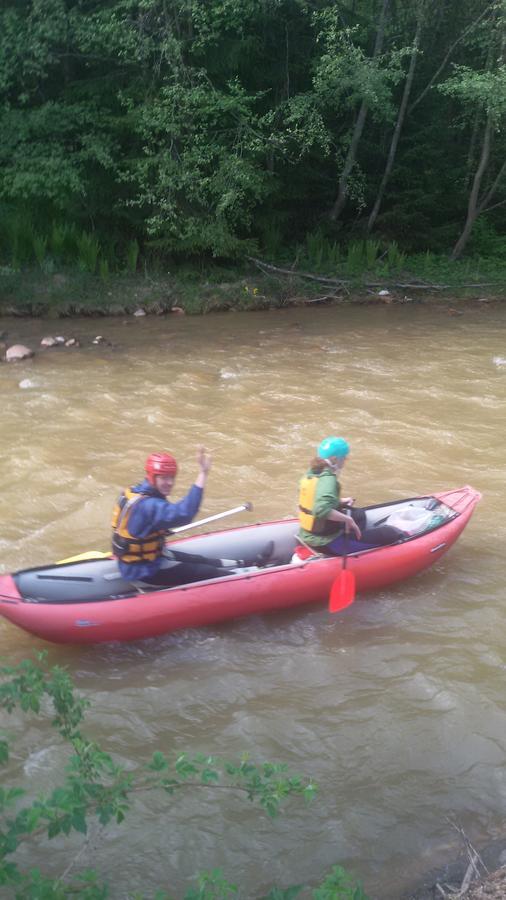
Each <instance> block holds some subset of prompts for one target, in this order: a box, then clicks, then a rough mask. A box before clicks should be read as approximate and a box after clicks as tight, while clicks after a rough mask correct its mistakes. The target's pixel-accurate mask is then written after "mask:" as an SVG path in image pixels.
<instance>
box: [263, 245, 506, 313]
mask: <svg viewBox="0 0 506 900" xmlns="http://www.w3.org/2000/svg"><path fill="white" fill-rule="evenodd" d="M247 259H248V260H249V261H250V262H252V263H254V265H255V266H257V268H258V269H260V271H261V272H263V273H264V274H273V273H277V274H279V275H287V276H289V277H291V278H293V277H294V276H296V277H297V278H307V279H309V281H317V282H318V283H320V284H328V285H333V286H335V287H338V288H342V289H343V290H347V287H346V286H347V285H350V284H352V283H353V282H352V281H350V279H349V278H348V279H346V278H328V277H327V276H326V275H315V274H313V273H312V272H299V271H298V270H297V269H284V268H283V267H282V266H274V265H273V264H272V263H266V262H264V261H263V260H262V259H256V258H255V257H254V256H248V257H247ZM387 283H388V285H389V286H390V287H393V288H403V289H404V290H406V289H409V290H413V291H447V290H458V289H459V288H485V287H497V286H498V285H501V286H502V287H504V281H478V282H464V283H463V284H436V283H431V282H429V281H408V282H404V281H394V282H390V281H389V282H387ZM362 286H363V287H366V288H378V287H379V288H381V287H385V281H365V282H364V284H363V285H362ZM308 302H309V301H308ZM314 302H315V303H316V302H317V301H316V300H315V301H314Z"/></svg>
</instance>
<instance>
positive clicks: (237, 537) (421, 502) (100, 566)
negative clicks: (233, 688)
mask: <svg viewBox="0 0 506 900" xmlns="http://www.w3.org/2000/svg"><path fill="white" fill-rule="evenodd" d="M480 497H481V495H480V494H479V493H478V491H475V490H474V489H473V488H472V487H469V486H466V487H462V488H457V489H455V490H451V491H443V492H441V493H435V494H432V495H429V496H425V497H415V498H410V499H407V500H401V501H393V502H391V503H384V504H381V505H376V506H371V507H368V508H367V523H368V526H371V527H374V525H380V524H384V523H385V522H388V524H393V525H395V526H396V527H397V528H398V529H399V539H398V540H397V541H396V542H395V543H394V544H390V545H389V546H383V547H375V548H373V549H369V550H364V551H361V552H358V553H353V554H352V555H350V556H349V557H348V560H347V566H348V568H349V569H350V570H352V571H353V572H354V574H355V578H356V587H357V591H370V590H378V589H379V588H384V587H385V586H386V585H389V584H392V583H394V582H396V581H402V580H403V579H405V578H409V577H410V576H411V575H415V574H416V573H417V572H420V571H422V570H423V569H426V568H428V567H429V566H431V565H432V564H433V563H435V562H437V560H438V559H440V557H441V556H442V555H443V554H444V553H446V551H447V550H448V549H449V548H450V547H451V546H452V544H453V543H454V542H455V541H456V540H457V538H458V536H459V535H460V533H461V531H462V530H463V529H464V528H465V526H466V524H467V522H468V521H469V519H470V517H471V515H472V512H473V510H474V507H475V506H476V504H477V503H478V501H479V500H480ZM296 533H297V522H296V520H295V519H283V520H281V521H277V522H268V523H264V524H259V525H246V526H242V527H240V528H231V529H227V530H224V531H219V532H213V533H209V534H200V535H197V536H193V537H186V538H185V539H183V540H181V539H180V540H177V541H172V542H171V546H172V547H179V548H183V549H184V550H187V551H191V552H192V553H200V554H204V555H208V556H209V557H227V558H234V559H245V558H248V557H252V556H255V554H257V553H259V552H261V551H262V550H263V549H264V548H265V546H266V545H268V544H272V552H271V554H270V558H269V559H267V560H265V562H264V564H263V565H262V567H261V568H258V569H253V570H252V569H248V570H245V571H244V572H241V571H239V572H238V573H237V574H236V575H233V576H229V577H224V578H219V579H214V580H211V581H200V582H197V583H193V584H187V585H184V586H180V587H173V588H170V589H161V590H150V591H149V592H145V591H142V590H141V589H140V588H139V587H136V586H134V585H132V584H131V583H130V582H127V581H125V580H124V579H123V578H122V577H121V575H120V574H119V571H118V568H117V564H116V562H115V560H114V559H112V558H110V557H108V558H100V559H91V560H87V559H86V560H81V561H78V562H67V563H63V564H56V565H52V566H45V567H43V568H37V569H25V570H22V571H19V572H15V573H14V574H13V575H2V576H0V613H1V614H2V615H3V616H4V617H5V619H8V620H9V622H13V623H14V624H15V625H18V626H19V627H20V628H24V629H25V631H28V632H31V633H32V634H34V635H37V636H38V637H40V638H43V639H45V640H47V641H55V642H57V643H67V644H91V643H98V642H102V641H135V640H139V639H140V638H147V637H154V636H155V635H159V634H165V633H167V632H170V631H175V630H176V629H178V628H192V627H196V626H201V625H207V624H210V623H211V622H219V621H223V620H225V619H232V618H236V617H238V616H247V615H249V614H252V613H265V612H269V611H271V610H279V609H285V608H288V607H291V606H297V605H300V604H304V603H313V602H314V603H322V602H325V601H327V600H328V596H329V591H330V588H331V586H332V584H333V582H334V580H335V579H336V577H337V576H338V575H339V572H340V570H341V568H342V559H341V558H340V557H320V556H313V557H311V558H310V559H307V560H301V559H299V558H298V557H297V555H296V554H295V553H294V551H295V550H296V548H297V546H298V545H297V542H296Z"/></svg>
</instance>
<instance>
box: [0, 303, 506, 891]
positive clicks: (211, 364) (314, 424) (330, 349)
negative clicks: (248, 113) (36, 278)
mask: <svg viewBox="0 0 506 900" xmlns="http://www.w3.org/2000/svg"><path fill="white" fill-rule="evenodd" d="M0 325H1V329H0V330H6V331H7V332H8V339H7V340H8V343H9V344H11V343H19V342H22V343H26V344H28V346H31V347H33V348H34V349H36V348H37V347H38V343H39V341H40V338H41V337H43V336H44V335H45V334H55V333H61V334H63V335H64V336H65V337H70V336H75V337H77V338H78V339H79V340H80V342H81V348H80V349H72V348H69V349H60V348H58V349H48V350H45V351H42V350H40V352H37V354H36V356H35V358H34V359H33V360H29V361H27V362H22V363H18V364H9V365H6V364H3V365H0V386H1V397H2V410H1V449H2V453H1V458H0V476H1V483H2V487H3V498H2V504H1V511H0V523H1V528H0V570H1V571H10V570H12V569H18V568H24V567H28V566H32V565H37V564H41V563H44V562H52V561H53V560H55V559H59V558H62V556H68V555H71V554H73V553H77V552H80V551H82V550H83V549H90V548H94V549H101V548H102V549H104V548H105V549H107V547H108V541H109V520H110V513H111V508H112V505H113V503H114V500H115V497H116V495H117V493H118V491H119V489H120V488H121V487H122V486H124V485H126V484H129V483H134V482H135V481H136V480H137V479H138V477H140V475H141V472H142V464H143V460H144V457H145V456H146V454H147V453H148V452H150V451H151V450H153V449H168V450H171V451H172V452H173V453H174V454H175V455H176V456H177V458H178V460H179V463H180V473H179V476H178V481H177V490H176V495H181V494H182V493H184V492H185V491H186V489H187V487H188V486H189V485H190V484H191V482H192V478H193V477H194V474H195V473H196V464H195V454H196V448H197V446H198V444H199V443H201V442H202V443H204V444H205V445H206V446H208V447H209V448H211V450H212V451H213V457H214V466H213V471H212V473H211V477H210V483H209V487H208V490H207V492H206V496H205V501H204V505H203V508H202V513H203V514H211V513H215V512H219V511H221V510H223V509H226V508H229V507H231V506H235V505H237V504H239V503H241V502H242V501H245V500H251V501H253V502H254V511H253V512H252V513H247V514H241V515H240V516H238V517H237V519H235V520H234V521H236V522H237V524H240V523H245V522H253V521H262V520H268V519H270V518H278V517H282V516H284V515H287V514H291V513H293V512H294V507H295V502H296V493H297V481H298V478H299V476H300V475H301V474H302V473H303V471H304V469H305V466H306V463H307V461H308V460H309V458H310V457H311V456H312V455H313V451H314V448H315V446H316V445H317V444H318V442H319V441H320V440H321V439H322V438H323V437H325V436H326V435H327V434H332V433H336V434H343V435H344V436H346V437H347V439H348V440H349V441H350V443H351V446H352V453H351V456H350V459H349V461H348V463H347V466H346V469H345V470H344V473H343V479H342V481H343V490H344V493H345V495H346V494H352V495H353V496H355V497H356V498H357V502H358V503H359V504H367V503H374V502H381V501H383V500H390V499H395V498H401V497H404V496H414V495H416V494H419V493H420V494H423V493H431V492H432V491H435V490H441V489H445V488H451V487H458V486H460V485H462V484H466V483H469V484H472V485H473V486H474V487H476V488H477V489H479V490H480V491H481V492H482V493H483V501H482V503H481V504H480V505H479V506H478V508H477V510H476V513H475V515H474V517H473V519H472V520H471V522H470V524H469V526H468V528H467V529H466V531H464V533H463V535H462V536H461V538H460V540H459V541H458V543H457V544H456V546H455V547H454V548H453V549H452V550H451V551H450V553H448V555H447V556H445V557H444V558H443V559H442V560H441V561H440V562H439V563H438V564H437V565H436V566H435V567H434V568H433V569H432V570H430V571H428V572H427V573H425V574H422V575H421V576H418V577H417V578H415V579H413V580H411V581H409V582H405V583H403V584H401V585H399V586H395V587H392V588H391V589H389V590H385V591H382V592H379V593H377V594H375V595H370V596H364V597H361V598H359V599H358V600H357V602H356V603H355V604H354V605H353V606H352V607H350V608H349V609H348V610H347V611H345V612H343V613H341V614H339V615H337V616H332V617H331V616H330V615H329V614H328V612H327V611H326V609H325V608H323V607H319V606H318V607H310V606H308V607H307V608H303V609H301V608H297V609H294V610H293V611H288V612H284V613H282V614H279V613H277V614H273V615H271V616H261V617H250V618H248V619H243V620H238V621H235V622H231V623H227V624H224V625H219V626H216V627H207V628H202V629H195V630H191V631H190V630H189V631H184V632H179V633H175V634H172V635H167V636H166V637H162V638H158V639H153V640H148V641H143V642H139V643H136V644H131V645H117V646H97V647H84V648H79V647H59V646H52V645H46V644H44V643H43V642H42V641H39V640H37V639H35V638H32V637H30V636H29V635H27V634H25V633H24V632H21V631H19V630H17V629H16V628H14V626H11V625H9V624H7V623H6V622H3V621H2V622H1V623H0V656H2V657H3V659H4V660H5V661H6V662H8V663H16V662H18V661H19V660H21V659H22V658H24V657H26V656H28V655H33V653H34V651H38V650H40V649H42V648H43V647H47V648H48V650H49V661H50V662H51V663H53V664H60V665H65V666H68V667H69V670H70V672H71V673H72V675H73V676H74V678H75V680H76V683H77V686H78V688H79V690H80V691H81V692H83V693H84V694H85V695H86V696H87V697H89V698H90V699H91V700H92V703H93V706H92V709H91V710H90V712H89V715H88V730H89V732H90V734H91V735H92V736H93V737H94V738H95V739H98V740H99V741H100V742H101V743H102V744H103V745H104V747H105V748H106V749H108V750H109V751H110V752H112V753H113V754H115V755H116V756H117V758H118V759H119V760H120V761H122V762H124V763H125V764H127V765H136V764H139V763H141V762H142V761H143V760H147V758H148V757H149V756H150V755H151V754H152V753H153V752H154V751H156V750H162V751H164V752H169V753H172V752H182V751H183V750H190V751H203V752H206V753H216V754H221V755H223V756H225V757H226V758H230V759H235V758H238V757H239V756H240V755H241V754H242V753H243V752H245V751H247V752H248V753H249V754H250V755H251V757H252V758H253V759H254V760H265V759H267V760H278V761H284V762H286V763H288V764H289V766H290V768H291V769H292V770H295V771H298V772H301V773H303V774H306V775H311V776H312V777H313V778H314V779H316V781H317V782H318V784H319V786H320V792H319V796H318V798H317V800H316V801H315V802H314V803H313V804H311V805H310V806H309V807H307V808H303V806H302V804H301V803H299V801H297V800H294V801H292V802H290V803H289V804H288V806H287V808H286V810H285V812H284V815H283V816H282V817H280V818H279V819H277V820H276V821H274V822H271V821H270V820H268V819H267V817H266V816H265V815H264V814H263V813H262V812H261V811H259V810H258V809H257V808H255V807H254V806H252V805H251V804H248V803H247V801H244V800H240V799H238V798H237V797H236V796H235V795H228V794H227V793H226V792H223V791H218V796H216V792H215V793H213V792H212V791H211V790H207V789H203V790H197V791H195V792H190V791H188V792H187V793H186V794H185V796H184V797H181V798H178V799H176V800H172V799H170V798H168V799H167V800H165V799H163V798H159V797H154V796H145V797H141V798H140V799H139V800H136V802H135V812H134V813H133V814H132V815H131V817H130V818H127V822H126V823H125V824H123V825H122V826H118V827H113V828H112V829H110V830H108V831H107V832H106V833H104V834H102V835H100V837H99V838H97V840H95V841H92V842H91V844H90V846H89V847H88V848H87V849H86V851H85V852H84V853H83V854H82V856H81V857H80V859H79V866H80V867H84V866H95V867H96V868H98V869H99V871H100V872H101V873H102V874H103V875H104V877H107V878H108V879H109V880H110V881H111V882H112V883H113V891H112V896H113V897H114V898H119V897H127V896H128V894H129V891H134V890H135V889H137V890H141V889H142V890H143V891H145V892H146V895H147V896H151V894H152V893H153V892H154V889H155V887H156V886H163V887H165V888H167V889H168V888H170V890H171V891H172V892H173V893H174V894H175V895H179V896H180V895H181V894H182V893H183V890H184V889H185V888H186V887H187V886H188V884H189V882H190V880H191V876H192V875H193V874H194V873H195V872H197V871H203V870H209V869H211V868H214V867H218V866H219V867H221V868H222V869H223V871H224V873H225V874H226V876H227V877H228V879H229V880H230V881H232V882H236V883H239V884H241V885H242V886H243V894H242V895H243V896H252V897H253V896H257V897H258V896H261V895H262V892H263V893H266V892H267V890H268V888H269V887H270V886H272V885H273V884H278V885H280V886H287V885H289V884H295V883H304V884H315V883H317V882H318V880H319V879H320V877H321V876H322V873H323V872H324V871H326V870H327V869H329V868H330V867H331V866H332V865H334V864H337V863H339V864H341V865H344V866H345V867H347V868H349V869H351V870H352V871H354V872H355V873H357V874H358V875H359V876H360V877H361V879H362V881H363V883H364V886H365V888H366V889H367V891H368V893H369V895H370V896H371V897H373V898H380V900H387V898H388V900H393V898H400V897H403V896H409V894H410V892H411V891H412V890H414V888H415V886H416V885H417V884H418V883H419V882H420V880H421V879H422V878H423V877H424V875H425V873H426V872H427V871H428V870H429V869H431V868H432V867H434V866H438V865H440V864H443V863H444V862H446V861H447V860H449V859H450V858H452V857H453V856H454V855H456V854H457V852H458V849H459V840H458V836H457V834H456V832H455V830H454V829H452V827H451V825H450V824H449V822H448V821H447V817H455V818H456V820H457V821H458V823H459V824H460V825H461V826H462V827H463V828H464V829H465V831H466V833H467V834H468V835H469V837H470V838H471V840H472V841H473V842H474V843H475V844H478V845H480V843H484V842H487V841H489V840H492V839H496V838H498V837H500V836H501V835H502V834H503V831H504V810H505V802H506V765H505V764H506V737H505V735H506V708H505V700H504V698H505V674H506V629H505V628H504V603H505V600H506V598H505V589H504V548H505V539H506V520H505V516H504V500H503V498H504V480H505V453H504V406H505V399H506V331H505V325H506V308H505V307H504V306H501V305H500V304H485V303H476V304H475V305H473V306H471V305H469V306H468V307H466V308H464V312H463V314H461V315H458V314H455V313H454V312H453V311H452V309H451V308H450V307H449V304H448V303H447V302H443V301H442V302H441V305H440V306H432V305H431V306H429V305H417V306H413V305H406V306H382V307H381V308H379V309H378V308H375V307H369V306H368V307H359V308H357V307H346V308H344V307H343V308H324V309H322V308H319V309H316V308H304V309H288V310H281V311H272V312H257V313H251V314H247V313H246V314H239V313H237V314H233V313H229V314H224V315H215V316H209V317H205V318H201V317H195V318H185V317H178V316H172V317H166V318H157V317H146V318H138V319H137V318H134V317H131V318H128V319H121V318H119V319H95V320H93V319H78V320H69V321H65V320H63V321H60V322H58V323H55V322H52V323H51V322H49V321H45V322H44V321H41V320H29V321H28V320H26V321H25V320H7V319H4V320H2V321H1V323H0ZM55 329H56V332H55ZM98 334H100V335H102V336H103V337H104V338H105V339H106V341H107V342H106V343H99V344H94V343H92V341H93V338H95V336H96V335H98ZM20 385H23V386H20ZM228 522H229V523H230V522H231V520H228ZM2 724H3V726H4V727H5V728H9V729H11V731H12V732H13V733H14V734H15V752H14V755H13V759H12V761H11V763H10V770H9V778H10V780H15V779H18V778H19V779H23V780H24V782H25V785H26V784H28V786H29V787H30V789H31V790H32V791H34V792H36V791H37V790H39V789H42V788H44V789H47V788H48V787H51V786H52V785H54V784H57V783H58V778H59V772H60V771H61V767H62V765H63V764H64V759H65V757H64V754H63V751H62V749H61V747H60V744H59V741H58V739H57V737H56V736H55V735H54V734H52V733H51V730H50V729H49V727H48V725H47V721H46V720H45V719H44V718H42V717H41V718H40V719H37V718H33V719H32V720H31V721H30V722H29V724H28V723H25V722H24V720H22V719H21V718H19V717H17V716H14V717H10V718H7V717H6V719H5V721H4V722H3V723H2ZM80 846H81V844H80V839H79V838H75V839H73V840H72V841H71V842H70V847H71V848H72V852H71V854H70V856H69V852H68V850H67V849H66V848H67V847H68V842H64V841H60V840H59V839H57V840H55V841H53V842H51V844H50V848H51V850H50V852H48V849H47V848H46V847H40V846H39V847H33V848H31V849H30V850H29V851H26V852H25V858H24V861H25V862H26V861H29V862H30V863H32V864H39V865H40V864H42V863H44V864H47V866H48V867H49V869H50V871H52V872H54V873H61V872H62V871H63V870H64V869H65V868H66V866H67V864H68V862H69V859H70V858H71V856H72V855H73V854H75V853H76V852H77V851H78V849H79V847H80Z"/></svg>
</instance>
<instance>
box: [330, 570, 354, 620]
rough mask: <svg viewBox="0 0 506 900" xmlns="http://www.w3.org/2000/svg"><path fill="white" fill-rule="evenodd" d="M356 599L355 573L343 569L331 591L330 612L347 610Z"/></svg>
mask: <svg viewBox="0 0 506 900" xmlns="http://www.w3.org/2000/svg"><path fill="white" fill-rule="evenodd" d="M354 599H355V573H354V572H350V570H349V569H342V570H341V571H340V572H339V575H338V576H337V578H336V579H335V581H334V583H333V584H332V587H331V589H330V597H329V612H331V613H335V612H339V610H340V609H346V607H347V606H350V605H351V604H352V603H353V601H354Z"/></svg>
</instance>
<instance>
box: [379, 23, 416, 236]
mask: <svg viewBox="0 0 506 900" xmlns="http://www.w3.org/2000/svg"><path fill="white" fill-rule="evenodd" d="M422 19H423V9H422V10H421V12H420V15H419V17H418V22H417V25H416V34H415V40H414V42H413V53H412V54H411V59H410V61H409V69H408V74H407V76H406V81H405V82H404V90H403V92H402V100H401V105H400V107H399V113H398V116H397V122H396V123H395V128H394V133H393V135H392V140H391V143H390V150H389V152H388V157H387V162H386V166H385V171H384V172H383V178H382V179H381V184H380V186H379V189H378V193H377V195H376V200H375V201H374V206H373V208H372V210H371V214H370V216H369V220H368V222H367V234H369V233H370V232H371V231H372V229H373V228H374V225H375V222H376V219H377V217H378V213H379V211H380V207H381V201H382V200H383V194H384V193H385V189H386V186H387V184H388V181H389V178H390V175H391V174H392V169H393V166H394V161H395V154H396V153H397V145H398V143H399V138H400V136H401V131H402V126H403V124H404V119H405V117H406V109H407V106H408V100H409V95H410V93H411V88H412V86H413V78H414V76H415V68H416V63H417V58H418V47H419V44H420V36H421V33H422Z"/></svg>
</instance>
